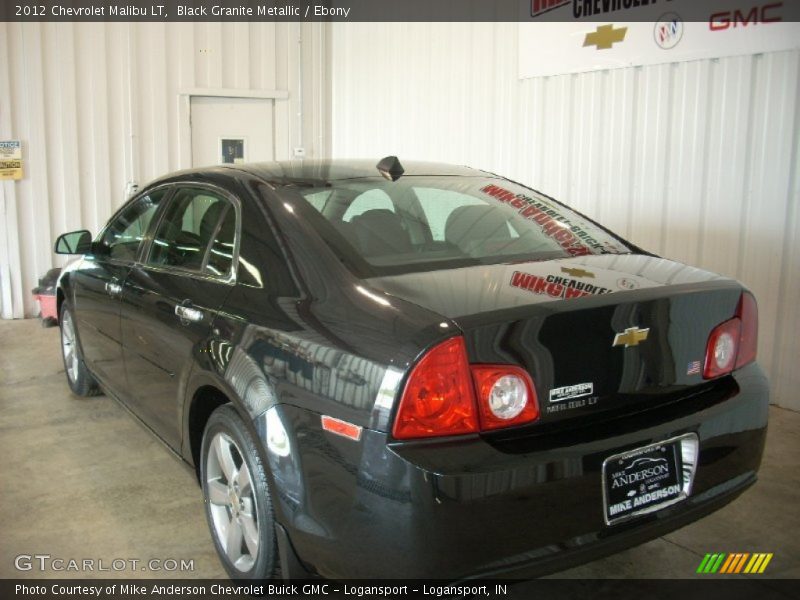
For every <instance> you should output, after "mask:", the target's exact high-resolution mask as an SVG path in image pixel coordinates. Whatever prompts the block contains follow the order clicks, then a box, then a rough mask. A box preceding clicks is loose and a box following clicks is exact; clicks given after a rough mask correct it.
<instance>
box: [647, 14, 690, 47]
mask: <svg viewBox="0 0 800 600" xmlns="http://www.w3.org/2000/svg"><path fill="white" fill-rule="evenodd" d="M653 37H655V40H656V44H658V46H659V47H660V48H663V49H664V50H671V49H672V48H674V47H675V46H677V45H678V42H680V41H681V38H682V37H683V19H681V18H680V17H679V16H678V15H677V14H675V13H666V14H665V15H662V17H661V18H660V19H659V20H658V21H656V27H655V30H654V31H653Z"/></svg>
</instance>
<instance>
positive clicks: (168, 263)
mask: <svg viewBox="0 0 800 600" xmlns="http://www.w3.org/2000/svg"><path fill="white" fill-rule="evenodd" d="M235 232H236V211H235V209H234V207H233V205H232V204H231V203H230V202H229V201H228V200H226V199H225V198H223V197H222V196H219V195H217V194H215V193H213V192H210V191H208V190H205V189H191V188H185V189H180V190H178V192H177V193H176V194H175V196H174V197H173V198H172V200H171V201H170V203H169V206H167V209H166V212H165V214H164V218H163V219H161V222H160V223H159V224H158V228H157V229H156V232H155V235H154V237H153V243H152V245H151V247H150V256H149V257H148V260H147V262H148V264H151V265H158V266H163V267H174V268H177V269H181V270H186V271H195V272H205V273H208V274H211V275H220V276H221V275H227V274H228V273H229V272H230V270H231V265H232V261H233V249H234V245H235V239H234V238H235Z"/></svg>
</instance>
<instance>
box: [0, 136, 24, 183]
mask: <svg viewBox="0 0 800 600" xmlns="http://www.w3.org/2000/svg"><path fill="white" fill-rule="evenodd" d="M2 179H22V144H21V143H20V141H19V140H7V141H4V142H0V180H2Z"/></svg>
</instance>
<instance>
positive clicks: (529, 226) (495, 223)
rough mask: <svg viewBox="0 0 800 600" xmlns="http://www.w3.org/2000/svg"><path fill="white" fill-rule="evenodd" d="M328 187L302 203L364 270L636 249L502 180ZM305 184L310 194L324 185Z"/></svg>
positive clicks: (337, 248)
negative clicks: (315, 202) (317, 203)
mask: <svg viewBox="0 0 800 600" xmlns="http://www.w3.org/2000/svg"><path fill="white" fill-rule="evenodd" d="M326 189H328V190H329V191H330V197H329V198H328V200H327V202H326V203H325V205H324V207H322V208H321V209H320V208H319V207H317V208H316V210H304V213H305V214H306V218H307V220H308V221H309V223H311V224H312V226H314V227H315V228H316V230H317V231H318V232H319V233H320V235H321V237H322V238H323V239H324V240H325V241H326V242H327V243H328V244H329V245H330V246H331V247H332V249H333V250H334V252H336V254H337V255H338V256H339V257H340V258H341V259H342V260H344V261H345V263H348V264H349V265H350V266H351V267H353V269H354V271H355V272H357V273H359V274H363V276H367V277H369V276H377V275H388V274H394V273H407V272H414V271H429V270H435V269H448V268H457V267H459V266H469V265H477V264H494V263H500V262H512V261H521V260H548V259H557V258H570V257H578V256H584V255H590V254H627V253H630V252H631V248H629V247H628V246H627V245H626V244H625V243H624V242H623V241H622V240H620V239H619V238H617V237H616V236H614V235H613V234H611V233H610V232H608V231H607V230H605V229H603V228H602V227H600V226H599V225H596V224H594V223H592V222H591V221H589V220H588V219H586V218H585V217H582V216H581V215H579V214H578V213H575V212H574V211H572V210H570V209H569V208H568V207H566V206H564V205H562V204H559V203H558V202H556V201H554V200H552V199H551V198H548V197H546V196H543V195H541V194H539V193H537V192H535V191H534V190H531V189H529V188H525V187H522V186H520V185H517V184H514V183H512V182H510V181H506V180H503V179H499V178H493V177H468V176H465V177H457V176H446V177H444V176H441V177H437V176H408V177H403V178H400V179H399V180H397V181H394V182H392V181H387V180H385V179H382V178H378V177H365V178H361V179H348V180H341V181H338V182H337V181H334V182H331V183H328V184H327V188H326ZM298 191H299V193H300V194H301V195H302V196H304V197H306V196H314V195H315V194H319V193H320V192H321V191H322V189H320V188H315V187H312V186H309V187H308V188H302V189H300V190H298ZM307 206H308V208H311V205H310V204H308V205H307Z"/></svg>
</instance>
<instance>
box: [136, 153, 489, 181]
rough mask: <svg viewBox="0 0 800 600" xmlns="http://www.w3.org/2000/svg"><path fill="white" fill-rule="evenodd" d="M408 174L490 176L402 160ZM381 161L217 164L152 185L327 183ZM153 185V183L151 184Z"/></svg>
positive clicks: (362, 173) (372, 172)
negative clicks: (209, 180) (219, 180)
mask: <svg viewBox="0 0 800 600" xmlns="http://www.w3.org/2000/svg"><path fill="white" fill-rule="evenodd" d="M401 163H402V165H403V168H404V169H405V173H404V175H403V177H413V176H422V175H429V176H431V175H433V176H461V177H480V176H487V175H490V174H489V173H486V172H485V171H480V170H478V169H473V168H470V167H465V166H457V165H449V164H445V163H433V162H420V161H407V162H406V161H402V160H401ZM377 164H378V160H374V159H362V160H345V159H327V160H317V159H315V160H291V161H276V162H259V163H241V164H234V165H216V166H210V167H201V168H196V169H188V170H185V171H180V172H177V173H171V174H169V175H165V176H164V177H161V178H159V179H158V180H157V181H154V182H152V184H150V185H154V184H157V183H163V182H166V181H167V180H175V178H176V177H177V178H180V179H182V180H187V179H191V178H192V177H203V176H223V177H224V176H225V175H227V176H235V175H236V173H237V172H245V173H249V174H251V175H253V176H255V177H258V178H259V179H263V180H264V181H267V182H270V183H274V184H278V185H289V184H293V183H294V184H306V185H308V184H325V183H327V182H332V181H342V180H346V179H360V178H365V177H381V174H380V173H379V172H378V169H377ZM148 187H150V186H148Z"/></svg>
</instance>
